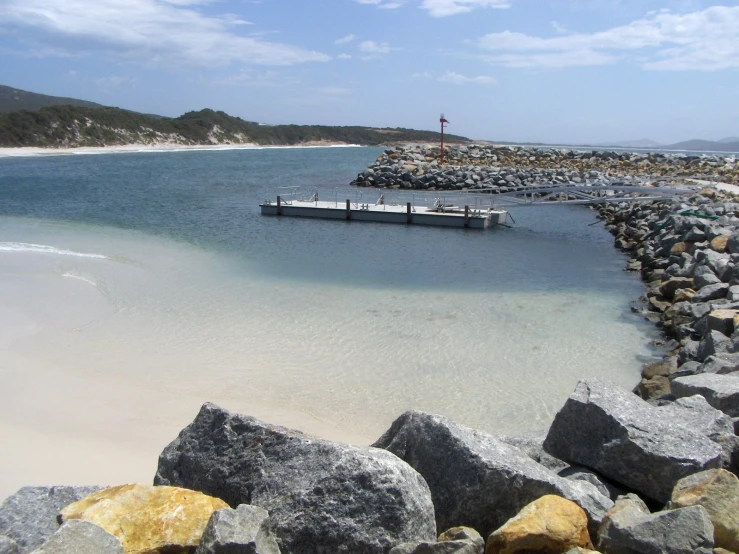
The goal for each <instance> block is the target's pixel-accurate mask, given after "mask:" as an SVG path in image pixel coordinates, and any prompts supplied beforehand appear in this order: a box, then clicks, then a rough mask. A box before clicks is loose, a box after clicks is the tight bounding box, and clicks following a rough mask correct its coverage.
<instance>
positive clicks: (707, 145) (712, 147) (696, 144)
mask: <svg viewBox="0 0 739 554" xmlns="http://www.w3.org/2000/svg"><path fill="white" fill-rule="evenodd" d="M662 148H664V149H665V150H695V151H699V152H739V141H737V142H719V141H713V140H699V139H694V140H686V141H683V142H677V143H675V144H668V145H667V146H663V147H662Z"/></svg>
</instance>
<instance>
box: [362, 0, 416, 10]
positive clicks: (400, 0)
mask: <svg viewBox="0 0 739 554" xmlns="http://www.w3.org/2000/svg"><path fill="white" fill-rule="evenodd" d="M355 1H356V2H358V3H360V4H371V5H373V6H377V7H378V8H381V9H383V10H394V9H396V8H399V7H401V6H402V5H403V4H405V0H355Z"/></svg>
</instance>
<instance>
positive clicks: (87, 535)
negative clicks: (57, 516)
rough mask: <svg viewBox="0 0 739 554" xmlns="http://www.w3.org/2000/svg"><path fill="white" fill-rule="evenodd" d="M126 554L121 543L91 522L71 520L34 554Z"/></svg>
mask: <svg viewBox="0 0 739 554" xmlns="http://www.w3.org/2000/svg"><path fill="white" fill-rule="evenodd" d="M82 553H85V554H87V553H89V554H93V553H94V554H124V551H123V546H122V545H121V541H119V540H118V538H117V537H114V536H113V535H111V534H110V533H108V532H107V531H106V530H105V529H103V528H102V527H99V526H97V525H95V524H94V523H90V522H89V521H81V520H74V519H73V520H71V521H67V522H66V523H64V525H62V526H61V527H59V529H58V530H57V531H56V532H55V533H54V534H53V535H51V536H50V537H49V539H48V540H47V541H46V542H45V543H44V544H43V545H41V547H40V548H38V549H36V550H34V551H33V554H82Z"/></svg>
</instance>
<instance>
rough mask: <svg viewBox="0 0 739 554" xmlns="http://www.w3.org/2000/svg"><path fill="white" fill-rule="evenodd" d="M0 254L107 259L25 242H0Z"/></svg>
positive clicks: (98, 255)
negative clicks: (13, 253)
mask: <svg viewBox="0 0 739 554" xmlns="http://www.w3.org/2000/svg"><path fill="white" fill-rule="evenodd" d="M0 252H33V253H35V254H54V255H57V256H75V257H77V258H97V259H101V260H106V259H108V257H107V256H104V255H102V254H90V253H86V252H75V251H73V250H67V249H64V248H56V247H55V246H48V245H46V244H29V243H25V242H0Z"/></svg>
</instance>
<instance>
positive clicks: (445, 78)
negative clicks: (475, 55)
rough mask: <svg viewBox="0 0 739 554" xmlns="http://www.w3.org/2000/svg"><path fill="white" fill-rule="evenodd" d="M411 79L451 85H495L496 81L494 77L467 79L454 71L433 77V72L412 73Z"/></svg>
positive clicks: (484, 76)
mask: <svg viewBox="0 0 739 554" xmlns="http://www.w3.org/2000/svg"><path fill="white" fill-rule="evenodd" d="M411 79H430V80H434V81H439V82H441V83H450V84H452V85H496V84H498V81H497V80H496V79H495V78H494V77H490V76H488V75H478V76H476V77H467V76H465V75H462V74H460V73H457V72H456V71H447V72H446V73H443V74H442V75H435V74H434V73H433V72H430V71H424V72H422V73H414V74H413V75H411Z"/></svg>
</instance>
